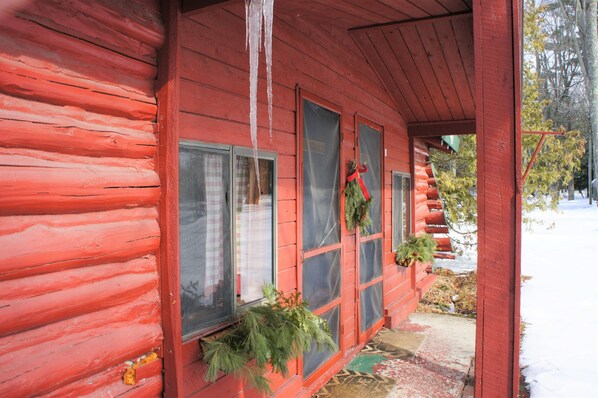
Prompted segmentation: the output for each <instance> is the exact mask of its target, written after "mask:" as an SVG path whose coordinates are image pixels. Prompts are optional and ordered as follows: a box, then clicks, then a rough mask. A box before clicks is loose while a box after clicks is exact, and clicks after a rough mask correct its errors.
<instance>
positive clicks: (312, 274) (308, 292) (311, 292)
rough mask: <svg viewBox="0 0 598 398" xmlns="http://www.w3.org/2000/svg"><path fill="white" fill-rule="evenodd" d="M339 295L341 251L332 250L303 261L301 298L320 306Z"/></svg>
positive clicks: (312, 307)
mask: <svg viewBox="0 0 598 398" xmlns="http://www.w3.org/2000/svg"><path fill="white" fill-rule="evenodd" d="M340 295H341V253H340V250H333V251H329V252H327V253H323V254H319V255H317V256H314V257H310V258H306V259H305V260H304V261H303V299H304V300H306V301H307V302H309V309H311V310H314V309H317V308H320V307H321V306H323V305H324V304H327V303H329V302H331V301H332V300H334V299H335V298H338V297H340Z"/></svg>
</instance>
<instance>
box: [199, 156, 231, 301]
mask: <svg viewBox="0 0 598 398" xmlns="http://www.w3.org/2000/svg"><path fill="white" fill-rule="evenodd" d="M203 157H204V171H205V189H206V202H207V203H206V205H207V206H206V207H207V209H206V213H207V221H206V232H207V233H206V245H205V248H206V250H205V259H206V261H205V265H206V278H205V286H206V290H205V298H206V300H207V302H212V301H213V300H214V297H213V295H214V293H215V292H216V289H217V288H218V284H219V283H223V279H224V273H223V264H222V262H223V260H224V250H225V248H224V246H223V245H224V231H223V221H224V220H223V212H224V211H225V209H224V206H226V198H225V196H224V195H225V189H223V187H222V181H223V178H222V177H223V175H222V173H223V172H224V170H223V168H222V155H219V154H204V156H203Z"/></svg>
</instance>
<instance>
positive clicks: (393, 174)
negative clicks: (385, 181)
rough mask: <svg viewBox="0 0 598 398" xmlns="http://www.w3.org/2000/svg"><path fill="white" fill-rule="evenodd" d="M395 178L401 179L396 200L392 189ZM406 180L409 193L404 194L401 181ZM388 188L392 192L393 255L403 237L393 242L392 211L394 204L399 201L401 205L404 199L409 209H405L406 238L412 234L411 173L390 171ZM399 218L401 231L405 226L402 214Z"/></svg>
mask: <svg viewBox="0 0 598 398" xmlns="http://www.w3.org/2000/svg"><path fill="white" fill-rule="evenodd" d="M395 177H400V178H401V198H400V199H399V198H396V197H395V188H394V181H395ZM405 178H407V179H409V192H408V193H407V194H406V193H405V191H404V190H403V184H404V183H403V180H404V179H405ZM390 187H391V192H392V203H391V206H392V208H391V234H392V236H391V245H392V252H393V253H395V252H396V251H397V247H398V246H399V245H400V244H401V243H403V237H402V236H399V237H398V238H399V239H398V241H397V240H395V228H394V226H395V220H396V219H395V214H394V210H395V204H396V202H397V201H399V203H403V200H404V198H407V199H408V200H409V209H407V214H408V215H409V220H408V221H407V237H409V235H411V234H412V233H413V225H412V219H413V214H412V213H413V212H412V210H413V197H412V193H413V177H412V175H411V173H406V172H403V171H397V170H393V171H391V179H390ZM400 218H401V225H400V226H399V227H400V228H399V230H401V231H402V230H403V225H404V224H405V220H403V214H402V213H401V214H400Z"/></svg>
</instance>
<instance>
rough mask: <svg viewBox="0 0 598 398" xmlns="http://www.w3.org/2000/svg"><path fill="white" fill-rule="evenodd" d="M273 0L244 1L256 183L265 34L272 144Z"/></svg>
mask: <svg viewBox="0 0 598 398" xmlns="http://www.w3.org/2000/svg"><path fill="white" fill-rule="evenodd" d="M273 21H274V0H245V48H246V49H248V50H249V133H250V135H251V144H252V146H253V160H254V163H255V174H256V176H257V179H258V182H259V179H260V171H259V164H258V157H257V86H258V84H257V83H258V68H259V60H260V55H259V53H260V51H261V50H262V45H261V39H262V31H263V32H264V48H265V49H266V51H265V52H266V75H267V86H268V88H267V94H268V121H269V126H270V141H272V24H273Z"/></svg>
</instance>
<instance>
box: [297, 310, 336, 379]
mask: <svg viewBox="0 0 598 398" xmlns="http://www.w3.org/2000/svg"><path fill="white" fill-rule="evenodd" d="M339 314H340V306H339V305H337V306H336V307H334V308H332V309H331V310H329V311H327V312H325V313H323V314H322V315H320V316H321V317H322V318H324V319H325V320H326V322H328V326H329V327H330V333H331V334H332V340H334V342H335V343H336V345H337V347H338V346H339V341H340V336H339V330H340V320H339ZM335 352H337V351H330V350H329V349H327V348H324V349H322V350H321V351H318V350H317V348H316V345H315V344H314V343H313V341H312V345H311V347H310V350H309V351H308V352H305V353H304V354H303V376H304V378H306V377H308V376H309V375H311V374H312V373H313V372H314V371H315V370H316V369H318V368H319V367H320V366H321V365H322V364H324V362H326V361H327V360H328V358H330V357H331V356H332V355H333V354H334V353H335Z"/></svg>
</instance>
